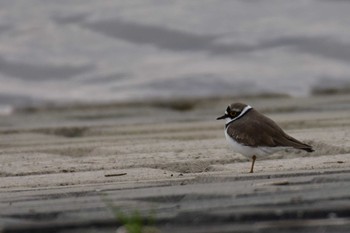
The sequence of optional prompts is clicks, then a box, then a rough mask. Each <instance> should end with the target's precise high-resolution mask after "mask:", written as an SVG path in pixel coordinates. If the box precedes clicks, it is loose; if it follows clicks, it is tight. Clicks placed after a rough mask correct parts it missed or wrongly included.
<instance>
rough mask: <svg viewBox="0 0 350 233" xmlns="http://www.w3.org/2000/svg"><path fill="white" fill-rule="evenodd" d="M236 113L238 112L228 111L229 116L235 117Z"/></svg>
mask: <svg viewBox="0 0 350 233" xmlns="http://www.w3.org/2000/svg"><path fill="white" fill-rule="evenodd" d="M237 115H238V112H234V111H232V112H230V116H231V117H236V116H237Z"/></svg>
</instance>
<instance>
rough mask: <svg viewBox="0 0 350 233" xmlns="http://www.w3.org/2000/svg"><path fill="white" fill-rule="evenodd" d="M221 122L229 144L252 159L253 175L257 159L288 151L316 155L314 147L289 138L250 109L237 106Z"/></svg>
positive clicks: (266, 119)
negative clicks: (224, 122)
mask: <svg viewBox="0 0 350 233" xmlns="http://www.w3.org/2000/svg"><path fill="white" fill-rule="evenodd" d="M221 119H225V120H226V124H225V136H226V140H227V141H228V143H229V144H230V145H231V146H232V147H233V149H234V150H235V151H236V152H238V153H240V154H242V155H244V156H246V157H248V158H252V160H253V162H252V166H251V169H250V173H253V172H254V171H253V170H254V163H255V160H256V158H258V157H262V156H267V155H270V154H273V153H275V152H277V151H279V150H283V149H284V148H295V149H300V150H305V151H307V152H312V151H314V150H313V149H312V147H311V146H310V145H307V144H305V143H302V142H300V141H298V140H297V139H295V138H293V137H291V136H289V135H288V134H286V133H285V132H284V131H283V130H282V129H281V128H280V127H279V126H278V125H277V124H276V123H275V122H274V121H273V120H271V119H270V118H268V117H266V116H264V115H263V114H261V113H259V112H258V111H256V110H255V109H254V108H252V107H251V106H249V105H246V104H243V103H233V104H231V105H229V106H228V107H227V109H226V111H225V114H224V115H223V116H221V117H218V118H217V120H221Z"/></svg>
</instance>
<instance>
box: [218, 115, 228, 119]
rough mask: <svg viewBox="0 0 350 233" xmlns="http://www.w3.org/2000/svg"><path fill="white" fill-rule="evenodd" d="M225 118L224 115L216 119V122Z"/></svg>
mask: <svg viewBox="0 0 350 233" xmlns="http://www.w3.org/2000/svg"><path fill="white" fill-rule="evenodd" d="M226 117H227V115H226V114H225V115H223V116H221V117H218V118H216V120H222V119H225V118H226Z"/></svg>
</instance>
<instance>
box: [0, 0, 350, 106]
mask: <svg viewBox="0 0 350 233" xmlns="http://www.w3.org/2000/svg"><path fill="white" fill-rule="evenodd" d="M0 82H1V85H0V106H1V107H0V109H2V110H0V112H1V111H3V112H6V111H8V109H10V108H11V107H12V106H28V105H36V104H41V103H47V102H52V103H73V102H85V103H90V102H96V103H101V102H110V101H130V100H141V99H142V100H147V99H154V98H157V99H164V98H165V99H166V98H178V97H181V98H183V97H211V96H239V95H255V94H259V93H280V94H288V95H294V96H300V95H309V94H310V93H312V92H314V91H315V90H316V91H317V90H322V89H337V88H339V89H342V88H349V86H350V1H346V0H293V1H290V0H215V1H214V0H191V1H188V0H171V1H164V0H115V1H113V0H98V1H96V0H1V1H0Z"/></svg>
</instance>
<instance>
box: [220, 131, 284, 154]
mask: <svg viewBox="0 0 350 233" xmlns="http://www.w3.org/2000/svg"><path fill="white" fill-rule="evenodd" d="M225 137H226V140H227V141H228V143H229V144H230V145H231V146H232V148H233V150H234V151H235V152H238V153H240V154H242V155H244V156H246V157H248V158H252V156H253V155H255V156H256V157H257V158H259V157H264V156H267V155H270V154H273V153H275V152H277V151H279V150H283V149H284V148H283V147H266V146H262V147H250V146H244V145H241V144H239V143H238V142H236V141H235V140H233V139H232V138H231V137H230V136H229V135H228V134H227V132H226V129H225Z"/></svg>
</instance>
